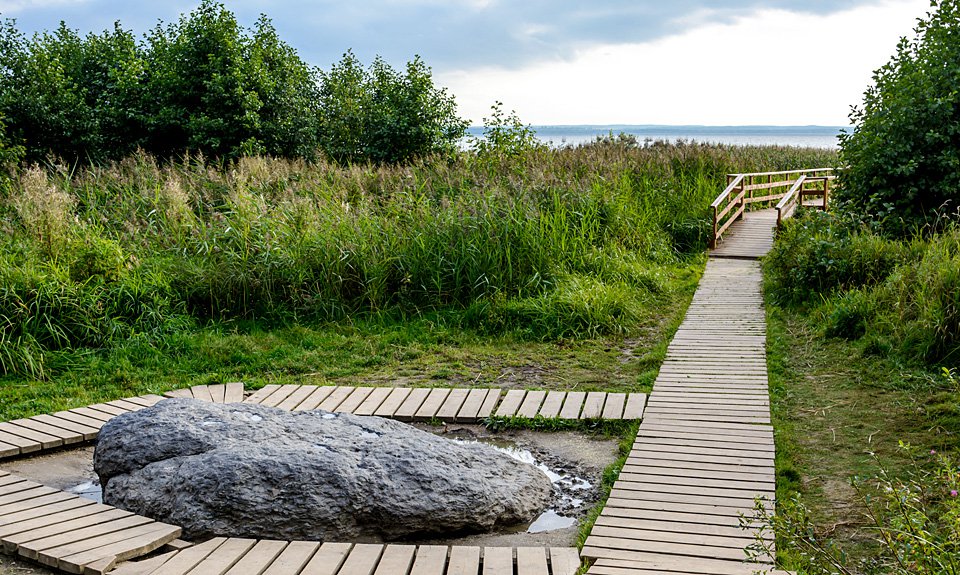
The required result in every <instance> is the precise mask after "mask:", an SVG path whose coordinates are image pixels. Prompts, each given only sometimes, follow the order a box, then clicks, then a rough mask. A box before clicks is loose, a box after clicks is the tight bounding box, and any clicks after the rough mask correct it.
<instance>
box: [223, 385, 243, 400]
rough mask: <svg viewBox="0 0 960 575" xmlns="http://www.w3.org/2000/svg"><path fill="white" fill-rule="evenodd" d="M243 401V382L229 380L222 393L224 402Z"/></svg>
mask: <svg viewBox="0 0 960 575" xmlns="http://www.w3.org/2000/svg"><path fill="white" fill-rule="evenodd" d="M242 401H243V382H242V381H231V382H229V383H227V387H226V390H225V391H224V395H223V402H224V403H240V402H242Z"/></svg>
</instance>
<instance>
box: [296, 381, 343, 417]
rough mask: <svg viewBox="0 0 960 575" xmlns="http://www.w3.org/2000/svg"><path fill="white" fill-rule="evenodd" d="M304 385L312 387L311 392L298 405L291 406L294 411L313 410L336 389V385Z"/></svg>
mask: <svg viewBox="0 0 960 575" xmlns="http://www.w3.org/2000/svg"><path fill="white" fill-rule="evenodd" d="M305 387H313V392H312V393H311V394H310V395H308V396H307V398H306V399H304V400H303V401H302V402H301V403H300V405H298V406H296V407H295V408H293V410H294V411H313V410H314V409H317V408H318V407H320V404H321V403H323V402H324V400H326V399H327V398H328V397H330V394H331V393H333V392H334V390H336V389H337V388H336V386H332V385H324V386H321V387H314V386H312V385H311V386H305Z"/></svg>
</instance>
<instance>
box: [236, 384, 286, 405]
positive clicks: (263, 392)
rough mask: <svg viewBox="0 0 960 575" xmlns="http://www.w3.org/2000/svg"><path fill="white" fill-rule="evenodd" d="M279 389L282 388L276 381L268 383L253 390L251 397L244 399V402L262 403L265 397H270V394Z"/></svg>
mask: <svg viewBox="0 0 960 575" xmlns="http://www.w3.org/2000/svg"><path fill="white" fill-rule="evenodd" d="M278 389H280V386H279V385H277V384H275V383H268V384H267V385H265V386H263V387H261V388H260V389H258V390H257V391H255V392H253V394H252V395H251V396H250V397H248V398H246V399H245V400H243V402H244V403H260V402H262V401H263V400H264V399H267V398H268V397H270V394H272V393H273V392H274V391H276V390H278Z"/></svg>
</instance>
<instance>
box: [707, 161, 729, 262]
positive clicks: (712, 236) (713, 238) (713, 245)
mask: <svg viewBox="0 0 960 575" xmlns="http://www.w3.org/2000/svg"><path fill="white" fill-rule="evenodd" d="M727 179H728V180H729V179H730V177H729V176H727ZM728 185H729V184H728ZM711 209H712V210H713V233H712V234H710V249H711V250H715V249H717V227H718V226H717V207H716V206H711Z"/></svg>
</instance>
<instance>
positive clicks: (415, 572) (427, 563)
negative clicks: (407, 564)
mask: <svg viewBox="0 0 960 575" xmlns="http://www.w3.org/2000/svg"><path fill="white" fill-rule="evenodd" d="M446 565H447V546H446V545H421V546H419V547H417V558H416V559H415V560H414V561H413V568H412V569H411V570H410V575H443V571H444V568H445V567H446Z"/></svg>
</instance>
